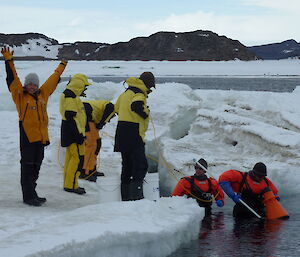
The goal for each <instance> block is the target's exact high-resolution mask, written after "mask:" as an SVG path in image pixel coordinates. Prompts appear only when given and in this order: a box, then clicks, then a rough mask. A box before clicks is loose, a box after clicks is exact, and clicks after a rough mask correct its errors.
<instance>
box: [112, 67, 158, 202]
mask: <svg viewBox="0 0 300 257" xmlns="http://www.w3.org/2000/svg"><path fill="white" fill-rule="evenodd" d="M126 83H127V84H128V88H127V89H126V91H125V92H124V93H122V94H121V95H120V96H119V98H118V100H117V102H116V104H115V111H116V113H117V114H118V125H117V129H116V135H115V148H114V151H115V152H121V156H122V173H121V196H122V201H128V200H139V199H143V198H144V194H143V180H144V177H145V175H146V173H147V169H148V163H147V159H146V155H145V143H144V137H145V133H146V131H147V129H148V123H149V113H150V110H149V108H148V106H147V97H148V94H149V93H151V88H152V87H154V88H155V77H154V75H153V74H152V73H151V72H143V73H142V74H141V75H140V77H139V78H134V77H131V78H128V79H127V80H126Z"/></svg>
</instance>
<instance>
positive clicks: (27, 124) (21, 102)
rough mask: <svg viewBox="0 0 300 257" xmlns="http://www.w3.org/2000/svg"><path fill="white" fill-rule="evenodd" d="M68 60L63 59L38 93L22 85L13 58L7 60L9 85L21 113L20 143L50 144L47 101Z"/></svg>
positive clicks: (19, 113)
mask: <svg viewBox="0 0 300 257" xmlns="http://www.w3.org/2000/svg"><path fill="white" fill-rule="evenodd" d="M66 64H67V63H66V62H65V61H62V62H61V63H60V64H59V65H58V67H57V68H56V70H55V71H54V73H53V74H52V75H51V76H50V77H49V78H48V79H47V81H46V82H45V83H44V84H43V85H42V86H41V87H40V89H39V90H38V92H37V93H36V94H34V95H33V94H30V93H28V92H27V91H26V89H25V88H24V87H23V86H22V83H21V81H20V79H19V77H18V75H17V72H16V68H15V65H14V61H13V60H8V61H5V66H6V72H7V79H6V81H7V86H8V89H9V91H10V93H11V95H12V98H13V101H14V102H15V104H16V108H17V111H18V115H19V127H20V144H21V147H22V145H24V144H26V143H34V142H41V143H42V144H43V145H48V144H49V143H50V142H49V136H48V115H47V102H48V98H49V96H50V95H51V94H52V93H53V92H54V90H55V89H56V87H57V85H58V83H59V80H60V76H61V74H62V73H63V71H64V69H65V67H66Z"/></svg>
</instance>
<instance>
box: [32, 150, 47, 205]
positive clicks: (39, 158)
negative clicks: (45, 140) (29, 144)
mask: <svg viewBox="0 0 300 257" xmlns="http://www.w3.org/2000/svg"><path fill="white" fill-rule="evenodd" d="M44 149H45V146H44V145H43V144H36V145H35V160H34V166H35V169H34V194H35V196H36V198H37V199H38V200H39V201H41V202H46V198H44V197H39V196H38V195H37V193H36V190H35V189H36V186H37V183H36V181H37V180H38V178H39V172H40V169H41V165H42V162H43V159H44Z"/></svg>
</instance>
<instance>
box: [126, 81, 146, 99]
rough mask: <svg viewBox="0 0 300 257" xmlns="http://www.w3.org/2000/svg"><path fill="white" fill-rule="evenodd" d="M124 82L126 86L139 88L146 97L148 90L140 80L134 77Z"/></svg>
mask: <svg viewBox="0 0 300 257" xmlns="http://www.w3.org/2000/svg"><path fill="white" fill-rule="evenodd" d="M125 82H126V83H127V84H128V86H131V87H137V88H139V89H140V90H142V91H143V93H144V94H145V95H146V96H147V94H148V91H149V89H148V88H147V87H146V85H145V84H144V82H143V81H142V80H140V79H138V78H135V77H130V78H128V79H127V80H126V81H125Z"/></svg>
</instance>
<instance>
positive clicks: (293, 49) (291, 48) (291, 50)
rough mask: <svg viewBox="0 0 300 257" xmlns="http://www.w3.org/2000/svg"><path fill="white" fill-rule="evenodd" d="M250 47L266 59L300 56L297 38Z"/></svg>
mask: <svg viewBox="0 0 300 257" xmlns="http://www.w3.org/2000/svg"><path fill="white" fill-rule="evenodd" d="M248 49H249V50H250V51H251V52H253V53H254V54H256V55H257V56H259V57H261V58H262V59H266V60H279V59H286V58H293V57H298V58H299V57H300V44H299V43H297V42H296V41H295V40H292V39H290V40H286V41H283V42H281V43H275V44H267V45H261V46H252V47H248Z"/></svg>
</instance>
